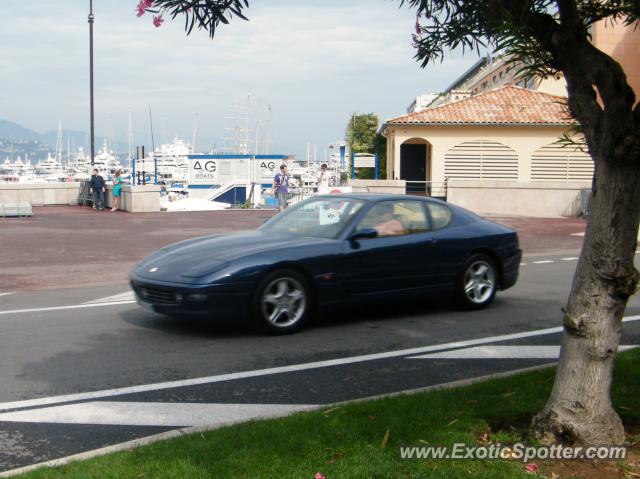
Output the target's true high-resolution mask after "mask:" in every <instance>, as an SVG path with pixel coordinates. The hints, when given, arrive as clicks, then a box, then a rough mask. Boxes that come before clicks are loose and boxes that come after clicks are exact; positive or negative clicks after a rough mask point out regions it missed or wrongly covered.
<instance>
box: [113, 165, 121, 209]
mask: <svg viewBox="0 0 640 479" xmlns="http://www.w3.org/2000/svg"><path fill="white" fill-rule="evenodd" d="M121 189H122V178H120V170H118V171H116V175H115V176H114V177H113V208H111V211H116V210H117V209H118V203H119V201H120V191H121Z"/></svg>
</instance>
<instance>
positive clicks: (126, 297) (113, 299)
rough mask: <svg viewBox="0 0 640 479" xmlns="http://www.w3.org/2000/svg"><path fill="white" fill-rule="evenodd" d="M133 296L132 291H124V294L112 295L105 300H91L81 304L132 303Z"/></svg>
mask: <svg viewBox="0 0 640 479" xmlns="http://www.w3.org/2000/svg"><path fill="white" fill-rule="evenodd" d="M135 299H136V298H135V294H134V293H133V291H125V292H124V293H120V294H114V295H113V296H107V297H106V298H99V299H93V300H91V301H86V302H85V303H82V304H98V303H100V304H104V303H119V302H121V301H134V300H135Z"/></svg>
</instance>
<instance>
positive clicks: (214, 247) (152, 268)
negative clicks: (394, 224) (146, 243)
mask: <svg viewBox="0 0 640 479" xmlns="http://www.w3.org/2000/svg"><path fill="white" fill-rule="evenodd" d="M318 241H326V240H322V239H317V238H308V237H300V236H294V235H286V234H276V233H270V232H265V231H261V230H256V231H246V232H241V233H233V234H227V235H215V236H204V237H201V238H194V239H191V240H186V241H182V242H180V243H175V244H172V245H169V246H167V247H165V248H162V249H161V250H159V251H156V252H155V253H153V254H151V255H150V256H148V257H146V258H145V259H144V260H142V261H141V262H140V263H139V264H138V265H137V266H136V268H135V273H136V274H137V275H138V276H140V277H142V278H148V279H153V280H159V281H169V282H174V283H180V282H184V281H189V278H201V277H204V276H207V275H209V274H212V273H215V272H216V271H218V270H220V269H222V268H224V267H225V266H227V265H228V264H229V263H230V262H232V261H234V260H236V259H238V258H244V257H247V256H251V255H255V254H259V253H262V252H264V251H273V250H276V249H281V248H291V247H295V246H298V245H305V244H310V243H314V242H318Z"/></svg>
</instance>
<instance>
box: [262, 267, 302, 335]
mask: <svg viewBox="0 0 640 479" xmlns="http://www.w3.org/2000/svg"><path fill="white" fill-rule="evenodd" d="M311 301H312V298H311V288H310V287H309V282H308V281H307V279H306V278H305V277H304V276H303V275H302V274H300V273H298V272H297V271H294V270H291V269H281V270H277V271H273V272H271V273H269V274H267V275H266V276H265V277H264V278H262V280H261V281H260V283H259V284H258V287H257V288H256V292H255V296H254V300H253V308H252V309H253V311H252V316H253V320H254V323H255V324H256V326H258V328H260V329H262V330H263V331H266V332H269V333H271V334H289V333H293V332H294V331H297V330H298V329H300V328H301V327H302V326H303V325H304V323H305V322H306V321H307V319H308V318H309V316H310V311H311Z"/></svg>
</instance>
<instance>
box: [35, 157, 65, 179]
mask: <svg viewBox="0 0 640 479" xmlns="http://www.w3.org/2000/svg"><path fill="white" fill-rule="evenodd" d="M35 169H36V173H37V174H38V175H57V174H59V173H62V172H63V168H62V164H61V163H60V162H59V161H58V159H57V158H54V157H53V156H51V153H49V154H48V155H47V159H46V160H40V161H39V162H38V163H37V164H36V166H35Z"/></svg>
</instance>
